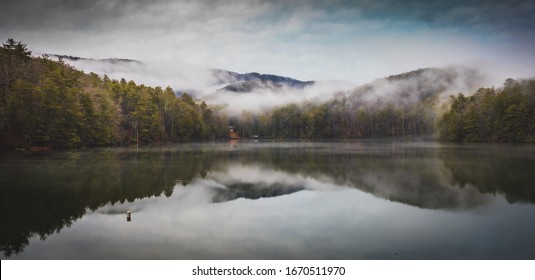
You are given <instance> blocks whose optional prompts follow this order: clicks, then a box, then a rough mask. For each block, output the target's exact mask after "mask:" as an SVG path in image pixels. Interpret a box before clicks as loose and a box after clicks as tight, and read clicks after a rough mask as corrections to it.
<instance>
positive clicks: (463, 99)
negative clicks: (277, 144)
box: [0, 39, 535, 149]
mask: <svg viewBox="0 0 535 280" xmlns="http://www.w3.org/2000/svg"><path fill="white" fill-rule="evenodd" d="M0 67H1V69H0V71H1V72H0V148H3V149H15V148H30V147H34V148H43V149H45V148H46V149H48V148H77V147H94V146H110V145H127V144H132V143H142V144H149V143H167V142H182V141H205V140H216V139H225V138H228V127H229V126H232V127H233V128H234V129H235V130H237V131H238V133H239V134H240V136H241V137H252V136H257V135H258V136H260V137H261V138H269V139H306V140H325V139H363V138H384V137H394V138H400V139H411V138H426V139H439V140H444V141H451V142H496V143H503V142H535V80H533V79H531V80H518V81H515V80H512V79H508V80H507V81H506V82H505V84H504V87H503V88H500V89H495V88H481V89H479V90H478V91H477V92H476V93H474V94H473V95H469V96H465V95H464V94H462V93H459V94H458V95H457V96H451V97H450V100H449V101H450V102H449V104H446V101H444V98H443V97H441V96H442V94H444V92H445V91H446V89H447V84H448V83H450V84H451V83H452V81H453V82H457V81H458V80H459V76H463V79H462V80H463V81H468V82H470V81H471V80H472V78H471V77H472V75H473V73H470V71H468V72H461V73H460V74H459V73H457V72H454V71H448V70H443V69H420V70H417V71H412V72H408V73H405V74H401V75H396V76H391V77H388V78H385V79H379V80H377V81H374V82H372V83H370V84H368V85H364V86H361V87H359V88H356V89H354V90H353V91H351V92H340V93H338V94H336V95H334V97H333V98H331V99H330V100H328V101H326V102H312V101H305V102H301V103H290V104H287V105H284V106H278V107H275V108H270V109H267V110H264V111H262V112H249V111H243V112H241V114H233V115H230V116H229V117H228V116H227V115H226V113H225V111H224V108H222V107H213V106H212V107H210V106H208V105H207V104H206V103H205V102H202V101H197V100H194V99H193V98H192V97H191V96H189V95H188V94H182V95H180V96H177V95H175V93H174V91H173V89H171V88H170V87H167V88H165V89H163V88H161V87H148V86H144V85H142V84H141V85H140V84H136V83H135V82H134V81H129V82H127V81H126V80H125V79H121V80H120V81H119V80H111V79H109V78H108V77H107V76H105V75H104V76H98V75H97V74H94V73H89V74H87V73H84V72H82V71H79V70H76V69H74V68H73V67H71V66H69V65H67V64H65V63H63V62H62V61H61V60H60V61H59V62H58V61H53V60H50V59H48V58H47V57H46V56H43V57H39V58H35V57H32V56H31V52H30V51H29V50H28V49H27V47H26V45H25V44H23V43H21V42H16V41H14V40H12V39H9V40H8V41H7V42H6V43H4V44H3V45H2V47H1V48H0ZM464 76H466V77H464ZM467 77H468V78H467ZM474 77H475V76H474ZM473 80H475V78H474V79H473ZM237 94H238V93H237ZM243 94H246V93H243ZM228 106H232V104H228Z"/></svg>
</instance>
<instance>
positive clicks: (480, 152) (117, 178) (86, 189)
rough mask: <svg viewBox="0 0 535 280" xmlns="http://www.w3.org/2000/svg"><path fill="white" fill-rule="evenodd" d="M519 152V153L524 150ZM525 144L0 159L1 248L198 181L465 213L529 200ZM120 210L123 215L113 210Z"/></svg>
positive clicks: (257, 146) (247, 195)
mask: <svg viewBox="0 0 535 280" xmlns="http://www.w3.org/2000/svg"><path fill="white" fill-rule="evenodd" d="M526 151H528V152H526ZM532 151H533V149H532V147H531V146H505V147H497V146H495V145H441V144H436V143H423V144H418V143H407V144H403V143H367V142H349V143H343V142H342V143H304V142H296V143H294V142H290V143H275V142H271V143H261V142H255V143H250V142H238V143H235V144H230V145H229V144H224V143H215V144H214V143H207V144H186V145H179V146H176V147H167V148H165V149H158V148H145V149H143V148H142V149H139V150H137V151H132V150H130V149H122V148H111V149H99V150H81V151H65V152H57V153H51V154H48V155H38V156H35V157H16V156H15V157H14V156H13V155H10V156H9V157H6V158H4V159H5V160H2V165H1V167H2V168H1V172H2V174H1V175H2V184H1V185H2V187H1V189H0V191H1V201H2V213H3V214H2V221H3V230H2V236H1V238H0V239H1V251H2V253H3V255H4V257H9V256H11V255H14V254H15V255H16V254H19V253H21V252H23V251H24V248H25V247H26V246H27V245H28V243H29V239H30V238H32V237H33V236H39V237H40V238H41V239H46V238H47V237H49V236H51V235H54V234H56V233H59V232H60V231H61V230H62V229H64V228H65V227H70V226H71V225H72V224H73V223H74V222H75V221H77V220H79V219H80V218H82V217H83V216H85V215H87V214H89V213H93V212H95V211H97V210H98V209H102V208H103V207H104V206H110V205H111V206H115V205H122V204H125V203H127V204H128V203H130V204H135V203H136V202H137V201H140V200H143V199H147V198H151V197H163V196H165V197H171V196H172V195H173V193H174V191H175V189H176V188H177V187H179V186H182V187H185V188H193V187H196V188H199V186H203V187H205V190H206V192H207V193H206V194H205V195H206V199H207V203H224V202H227V201H233V200H236V199H260V198H275V197H280V196H283V195H291V194H294V193H297V192H300V191H302V190H311V191H317V190H337V189H340V188H348V187H349V188H356V189H358V190H361V191H363V192H366V193H369V194H372V195H373V196H375V197H377V198H380V199H385V200H387V201H394V202H401V203H403V204H407V205H411V206H416V207H418V208H423V209H442V210H448V211H468V210H470V209H476V208H478V207H481V206H484V205H486V204H488V203H492V201H493V197H494V196H496V195H503V196H504V197H505V198H506V199H507V201H508V202H509V203H522V204H533V203H535V190H534V189H533V188H532V187H531V183H532V182H533V181H535V175H534V174H533V172H532V170H533V168H534V166H535V156H534V154H533V152H532ZM122 213H125V212H122Z"/></svg>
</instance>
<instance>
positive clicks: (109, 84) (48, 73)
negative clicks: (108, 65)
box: [0, 39, 227, 148]
mask: <svg viewBox="0 0 535 280" xmlns="http://www.w3.org/2000/svg"><path fill="white" fill-rule="evenodd" d="M0 65H1V67H2V68H1V71H2V72H1V74H0V137H1V138H0V139H1V140H0V146H1V147H4V148H25V147H55V148H76V147H90V146H107V145H123V144H129V143H154V142H179V141H198V140H206V139H213V138H216V137H224V136H225V135H226V132H227V126H226V125H227V124H226V121H225V118H224V117H223V118H218V117H217V116H216V112H214V111H213V109H212V108H208V106H207V105H206V104H205V103H197V102H195V101H194V100H193V99H192V97H191V96H189V95H187V94H183V95H182V96H180V97H177V96H175V93H174V92H173V90H172V89H171V88H169V87H167V88H165V89H162V88H160V87H154V88H153V87H147V86H144V85H138V84H136V83H135V82H133V81H129V82H127V81H126V80H124V79H122V80H120V81H118V80H110V79H109V78H107V77H106V76H104V77H103V78H101V77H99V76H98V75H97V74H94V73H90V74H86V73H83V72H81V71H78V70H76V69H74V68H72V67H70V66H69V65H67V64H64V63H62V62H61V61H59V62H56V61H52V60H49V59H47V58H46V57H40V58H33V57H31V52H29V51H28V50H27V47H26V45H25V44H22V43H21V42H15V41H14V40H12V39H10V40H8V41H7V42H6V43H5V44H3V46H2V48H0ZM222 121H224V122H222Z"/></svg>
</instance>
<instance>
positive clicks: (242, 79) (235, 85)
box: [212, 69, 315, 93]
mask: <svg viewBox="0 0 535 280" xmlns="http://www.w3.org/2000/svg"><path fill="white" fill-rule="evenodd" d="M212 74H213V76H214V78H215V79H216V82H217V83H219V84H229V85H227V86H225V87H223V88H220V89H219V90H218V91H232V92H240V93H243V92H251V91H254V90H258V89H272V90H279V89H282V88H284V87H289V88H296V89H302V88H305V87H307V86H311V85H313V84H314V83H315V82H314V81H300V80H297V79H294V78H290V77H284V76H278V75H273V74H260V73H257V72H251V73H245V74H240V73H236V72H232V71H228V70H223V69H212Z"/></svg>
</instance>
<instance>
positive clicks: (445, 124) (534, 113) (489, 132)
mask: <svg viewBox="0 0 535 280" xmlns="http://www.w3.org/2000/svg"><path fill="white" fill-rule="evenodd" d="M533 85H534V80H522V81H515V80H512V79H507V80H506V82H505V84H504V88H503V89H502V90H498V91H497V90H495V89H493V88H481V89H479V90H478V91H477V92H476V93H475V94H474V95H472V96H471V97H465V96H464V95H462V94H459V95H458V96H456V97H455V96H451V98H450V109H449V111H448V112H446V113H445V114H444V115H443V116H442V118H441V119H440V121H439V124H438V131H439V138H440V139H442V140H446V141H452V142H534V141H535V126H534V125H533V124H534V123H535V91H534V87H533Z"/></svg>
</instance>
